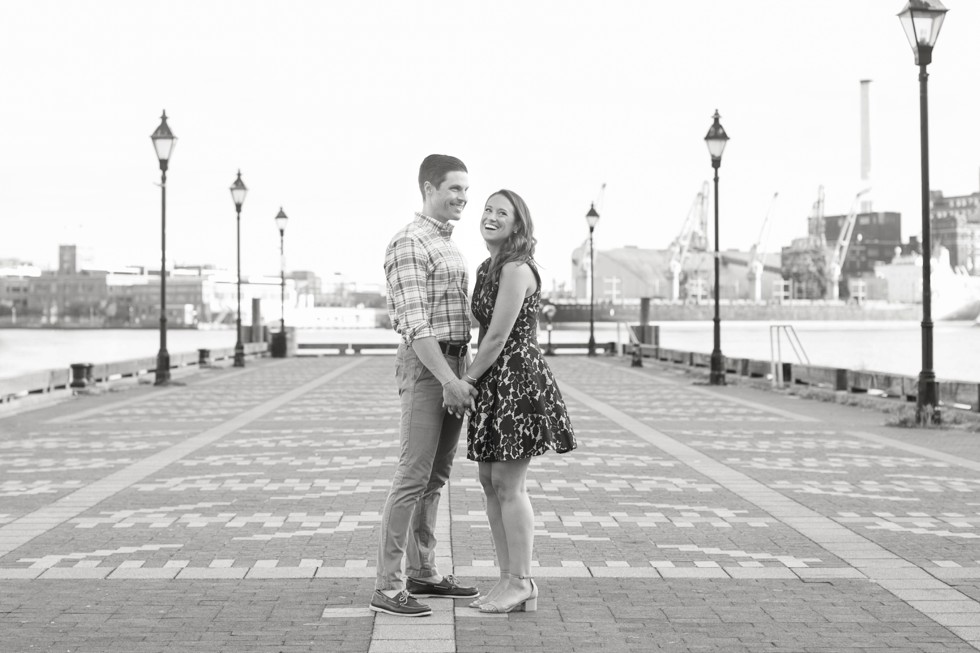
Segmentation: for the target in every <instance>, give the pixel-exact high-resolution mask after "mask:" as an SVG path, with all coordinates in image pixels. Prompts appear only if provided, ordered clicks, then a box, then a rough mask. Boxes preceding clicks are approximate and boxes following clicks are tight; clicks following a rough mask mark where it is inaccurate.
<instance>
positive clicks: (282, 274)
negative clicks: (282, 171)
mask: <svg viewBox="0 0 980 653" xmlns="http://www.w3.org/2000/svg"><path fill="white" fill-rule="evenodd" d="M288 220H289V218H288V217H287V216H286V214H285V213H283V210H282V207H281V206H280V207H279V213H278V214H277V215H276V227H277V228H278V229H279V338H280V341H279V346H280V347H281V349H280V351H281V352H282V356H283V357H285V356H286V244H285V242H286V222H287V221H288Z"/></svg>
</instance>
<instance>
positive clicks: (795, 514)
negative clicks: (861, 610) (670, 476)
mask: <svg viewBox="0 0 980 653" xmlns="http://www.w3.org/2000/svg"><path fill="white" fill-rule="evenodd" d="M562 392H563V393H565V394H567V395H568V396H570V397H572V398H574V399H576V400H577V401H579V402H581V403H582V404H584V405H586V406H588V407H589V408H591V409H592V410H594V411H596V412H597V413H600V414H601V415H603V416H604V417H606V418H607V419H610V420H612V421H613V422H616V423H617V424H619V425H620V426H622V427H623V428H624V429H626V430H628V431H630V432H632V433H633V434H635V435H636V436H637V437H639V438H642V439H643V440H645V441H647V442H649V443H650V444H652V445H653V446H655V447H657V448H659V449H661V450H662V451H664V452H666V453H668V454H670V455H672V456H674V457H675V458H677V459H678V460H679V461H681V462H682V463H684V464H686V465H689V466H690V467H692V468H693V469H697V470H698V471H699V472H700V473H701V474H703V475H705V476H707V477H708V478H710V479H712V480H714V481H715V482H717V483H718V484H719V485H721V486H722V487H724V488H726V489H728V490H729V491H731V492H732V493H734V494H736V495H738V496H740V497H742V498H743V499H745V500H746V501H748V502H750V503H753V504H755V505H756V506H758V507H759V508H761V509H762V510H765V511H766V512H768V513H769V514H770V515H772V516H773V517H775V518H776V519H778V520H780V521H781V522H783V523H784V524H786V525H787V526H789V527H790V528H792V529H794V530H796V531H797V532H799V533H800V534H801V535H803V536H804V537H806V538H808V539H810V540H812V541H813V542H815V543H816V544H818V545H820V546H821V547H823V548H824V549H826V550H827V551H829V552H831V553H833V554H834V555H836V556H837V557H839V558H841V559H842V560H844V561H845V562H847V563H848V564H850V565H851V566H852V567H854V568H855V569H857V570H858V571H860V572H861V573H862V574H864V575H865V576H866V577H867V578H868V579H869V580H871V581H872V582H875V583H878V584H879V585H881V586H882V587H883V588H885V589H886V590H888V591H889V592H891V593H892V594H894V595H895V596H897V597H898V598H900V599H902V600H907V599H908V596H909V594H908V591H910V590H915V591H916V593H917V594H918V593H920V592H923V591H925V592H927V594H929V596H928V599H934V600H921V601H920V600H917V601H914V602H912V603H910V605H911V606H912V607H913V608H915V609H916V610H918V611H919V612H921V613H922V614H924V615H926V616H927V617H929V618H930V619H932V620H934V621H936V622H937V623H939V624H941V625H943V626H945V627H947V628H950V629H951V630H953V632H957V633H958V634H960V636H962V637H964V638H968V639H973V640H975V639H977V638H976V637H972V635H974V633H973V632H972V631H971V630H970V629H972V628H973V627H974V626H978V625H980V602H977V601H975V600H973V599H972V598H970V597H969V596H967V595H966V594H963V593H962V592H960V591H959V590H956V589H954V588H953V587H951V586H949V585H947V584H946V583H943V582H942V581H940V580H938V579H937V578H936V577H935V576H933V575H931V574H930V573H928V572H927V571H925V570H924V569H922V568H920V567H918V566H917V565H915V564H913V563H912V562H909V561H908V560H906V559H904V558H902V557H900V556H897V555H895V554H893V553H891V552H890V551H888V550H887V549H885V548H883V547H881V546H879V545H878V544H875V543H874V542H872V541H870V540H868V539H867V538H865V537H863V536H862V535H859V534H858V533H856V532H854V531H852V530H851V529H849V528H847V527H845V526H843V525H841V524H839V523H837V522H836V521H834V520H832V519H829V518H827V517H824V516H823V515H821V514H820V513H818V512H815V511H813V510H810V509H809V508H807V507H805V506H803V505H802V504H800V503H798V502H796V501H794V500H793V499H790V498H789V497H786V496H784V495H782V494H780V493H779V492H777V491H775V490H773V489H770V488H769V487H767V486H766V485H763V484H762V483H760V482H758V481H756V480H754V479H752V478H751V477H749V476H747V475H745V474H743V473H742V472H739V471H737V470H735V469H732V468H731V467H728V466H727V465H724V464H722V463H720V462H718V461H716V460H714V459H712V458H710V457H708V456H706V455H704V454H703V453H701V452H699V451H697V450H696V449H693V448H691V447H689V446H687V445H685V444H682V443H681V442H678V441H677V440H675V439H674V438H671V437H670V436H668V435H666V434H664V433H661V432H659V431H657V430H656V429H654V428H652V427H650V426H647V425H646V424H644V423H643V422H641V421H639V420H637V419H635V418H633V417H630V416H629V415H627V414H626V413H624V412H622V411H620V410H617V409H616V408H614V407H613V406H610V405H609V404H607V403H605V402H602V401H599V400H597V399H594V398H593V397H591V396H590V395H588V394H586V393H585V392H583V391H581V390H579V389H577V388H574V387H572V386H569V385H568V384H562ZM711 394H712V395H713V396H714V397H715V398H716V400H718V401H729V398H728V397H726V396H724V395H723V394H721V393H711ZM762 408H764V407H762ZM889 444H891V443H889ZM895 444H898V443H895ZM906 446H912V445H906ZM924 452H925V450H923V453H924ZM957 460H958V459H957ZM923 583H926V584H927V589H925V590H923V589H922V588H923ZM930 590H931V591H930ZM923 598H926V597H923ZM961 629H963V630H962V632H960V631H961Z"/></svg>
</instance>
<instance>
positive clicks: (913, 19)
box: [898, 0, 948, 424]
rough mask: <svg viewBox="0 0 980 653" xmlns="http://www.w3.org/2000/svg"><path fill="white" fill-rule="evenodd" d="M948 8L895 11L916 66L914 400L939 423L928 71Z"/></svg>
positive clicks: (936, 0) (918, 1) (925, 417)
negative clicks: (917, 330)
mask: <svg viewBox="0 0 980 653" xmlns="http://www.w3.org/2000/svg"><path fill="white" fill-rule="evenodd" d="M947 11H948V10H947V9H946V7H944V6H943V3H942V2H940V0H909V3H908V4H907V5H905V8H904V9H902V11H901V12H899V14H898V18H899V20H901V22H902V27H904V28H905V35H906V36H907V37H908V39H909V45H911V46H912V52H914V53H915V63H916V65H917V66H918V67H919V139H920V154H921V158H922V371H921V372H919V391H918V393H917V396H916V403H915V419H916V421H917V422H918V423H919V424H927V423H928V422H930V421H931V422H934V423H937V424H938V423H939V422H940V414H939V386H938V384H937V383H936V373H935V371H934V370H933V369H932V288H931V283H932V246H931V244H930V241H931V238H930V224H929V97H928V90H927V86H928V81H929V73H927V72H926V66H928V65H929V64H930V63H932V49H933V47H935V45H936V39H937V38H938V37H939V30H940V29H941V28H942V26H943V19H945V18H946V12H947Z"/></svg>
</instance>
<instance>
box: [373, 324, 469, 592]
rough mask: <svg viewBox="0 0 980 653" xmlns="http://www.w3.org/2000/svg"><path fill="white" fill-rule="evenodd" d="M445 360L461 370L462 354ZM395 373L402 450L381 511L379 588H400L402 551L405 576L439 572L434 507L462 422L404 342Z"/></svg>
mask: <svg viewBox="0 0 980 653" xmlns="http://www.w3.org/2000/svg"><path fill="white" fill-rule="evenodd" d="M446 362H447V363H449V367H450V368H452V370H453V371H454V372H456V373H457V375H462V374H463V373H464V372H465V371H466V362H467V361H466V357H465V356H462V357H459V358H456V357H455V356H446ZM395 375H396V377H397V379H398V395H399V397H400V398H401V423H400V429H399V431H400V433H399V438H400V442H401V451H400V452H399V456H398V466H397V467H396V468H395V475H394V478H392V481H391V490H389V492H388V498H387V500H386V501H385V506H384V512H382V514H381V540H380V542H379V544H378V578H377V581H376V583H375V588H376V589H380V590H393V589H394V590H401V589H404V588H405V576H404V574H402V559H403V558H405V557H406V556H407V560H406V565H405V571H406V573H407V574H408V575H409V576H412V577H426V576H433V575H436V574H438V571H437V570H436V562H435V546H436V536H435V528H436V513H437V511H438V509H439V498H440V494H441V492H442V487H443V486H444V485H445V484H446V482H447V481H448V480H449V473H450V471H451V470H452V466H453V457H454V456H455V455H456V445H457V443H458V442H459V432H460V427H461V426H462V420H461V419H459V418H456V417H453V416H452V415H450V414H449V413H448V412H447V411H446V409H445V408H443V407H442V385H441V384H440V383H439V381H438V380H437V379H436V378H435V377H434V376H433V375H432V372H430V371H429V369H428V368H427V367H426V366H425V365H423V364H422V361H420V360H419V359H418V356H416V355H415V351H414V350H413V349H412V348H411V346H409V345H406V344H405V343H402V344H401V346H400V347H399V348H398V354H397V358H396V370H395Z"/></svg>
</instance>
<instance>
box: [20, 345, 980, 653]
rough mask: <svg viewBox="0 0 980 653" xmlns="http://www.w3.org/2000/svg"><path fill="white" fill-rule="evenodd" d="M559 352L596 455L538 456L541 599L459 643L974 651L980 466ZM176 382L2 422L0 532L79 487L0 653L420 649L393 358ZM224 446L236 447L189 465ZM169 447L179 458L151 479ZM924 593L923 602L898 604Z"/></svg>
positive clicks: (579, 424)
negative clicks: (833, 528) (818, 524)
mask: <svg viewBox="0 0 980 653" xmlns="http://www.w3.org/2000/svg"><path fill="white" fill-rule="evenodd" d="M550 361H551V364H552V367H553V369H554V370H555V373H556V376H557V378H558V381H559V384H560V385H562V386H563V387H564V386H567V387H568V388H569V392H568V393H566V400H567V403H568V406H569V411H570V413H571V415H572V420H573V424H574V425H575V428H576V432H577V435H578V440H579V445H580V446H579V449H578V450H576V451H575V452H572V453H569V454H566V455H563V456H558V455H555V454H548V455H545V456H542V457H539V458H537V459H535V460H534V461H533V462H532V465H531V470H530V474H529V479H528V491H529V494H530V495H531V498H532V503H533V505H534V509H535V535H536V542H535V561H534V562H535V569H536V571H535V575H536V576H537V578H538V583H539V585H540V586H541V598H540V600H539V611H538V612H537V613H531V614H512V615H506V616H483V615H479V614H478V613H477V612H476V611H473V610H468V609H466V608H465V607H462V604H460V607H457V608H456V610H455V611H451V612H449V613H447V614H446V619H448V620H449V621H448V622H447V623H449V624H451V625H452V628H451V629H450V631H449V632H451V633H452V637H451V639H449V640H445V641H448V642H449V644H448V645H451V646H452V647H454V649H455V650H458V651H472V652H477V651H507V650H513V651H532V650H534V651H557V650H561V651H597V650H604V651H609V650H613V651H678V652H679V651H719V652H721V651H724V652H726V653H727V652H733V651H751V652H753V653H755V652H756V651H826V652H828V653H829V652H831V651H832V652H834V653H840V652H842V651H849V650H855V651H856V650H861V651H869V650H888V651H910V652H911V651H918V652H925V651H940V650H941V651H969V650H976V649H975V648H974V646H976V645H977V643H978V642H980V623H978V624H973V622H972V621H971V617H975V616H977V614H978V613H980V610H976V611H975V610H974V608H975V607H976V606H977V605H978V604H977V601H978V599H980V585H978V580H980V574H977V573H976V570H978V569H980V543H978V542H977V540H976V538H978V537H980V527H978V525H980V505H978V502H977V500H976V498H975V497H976V496H977V490H978V489H980V473H977V472H975V471H973V470H971V469H967V468H964V467H959V466H957V465H956V464H955V463H951V462H948V461H942V460H937V459H935V458H930V457H928V456H925V455H917V454H914V453H911V452H910V451H908V450H905V449H902V448H901V447H900V446H890V445H888V444H882V443H881V442H875V441H872V440H869V439H866V438H862V437H858V436H856V435H854V432H855V428H856V427H855V423H858V422H860V423H861V427H860V428H864V429H870V430H875V429H877V430H876V431H875V432H877V433H879V434H881V435H885V436H887V437H891V435H892V431H890V430H888V429H884V428H883V427H882V428H878V427H877V426H875V424H874V422H873V421H872V420H869V419H868V418H867V416H859V417H855V415H856V414H857V413H858V412H859V411H858V410H857V409H854V408H846V407H829V408H825V409H824V410H822V411H813V410H812V408H809V407H807V406H803V405H801V403H800V402H795V403H792V402H791V400H788V399H786V398H783V397H780V396H779V395H774V394H766V393H760V392H756V393H754V394H753V393H752V392H749V391H746V389H744V388H734V387H729V388H721V389H714V390H711V389H706V388H699V387H695V386H692V385H691V382H690V381H689V380H686V379H683V378H679V377H677V376H676V375H673V374H670V373H664V372H662V371H660V370H658V369H650V368H645V369H643V370H642V371H637V370H631V369H629V368H628V367H627V365H628V363H625V362H623V361H618V360H615V359H603V360H598V361H597V360H589V359H586V358H578V357H573V356H559V357H553V358H552V359H550ZM331 375H332V376H331ZM183 381H184V383H186V385H184V386H178V387H172V388H167V389H166V390H162V389H159V388H149V387H138V388H131V389H129V390H126V391H125V392H111V393H106V394H102V395H99V396H87V397H80V398H77V399H76V400H74V401H71V402H66V403H62V404H57V405H53V406H49V407H47V408H45V409H42V410H38V411H31V412H26V413H20V414H16V415H13V416H10V417H7V418H2V415H0V529H5V528H13V527H16V526H17V525H18V524H19V523H20V522H18V520H20V519H22V518H24V517H25V516H30V515H31V514H33V513H34V511H36V510H39V509H41V508H43V507H45V506H50V505H51V504H53V503H54V502H56V501H58V500H62V499H65V498H66V497H69V498H71V497H73V496H78V497H80V503H78V504H77V505H78V506H79V507H78V509H77V510H76V511H75V512H74V513H72V514H66V516H65V518H64V520H63V521H60V522H59V523H56V524H52V525H51V526H50V528H48V529H47V530H45V532H43V533H41V534H40V535H38V536H37V537H34V538H33V539H31V540H30V541H29V542H27V543H25V544H23V545H20V546H18V547H17V548H15V549H13V550H11V551H10V552H9V553H7V554H6V555H3V556H0V585H2V587H3V591H2V592H0V650H2V651H4V653H6V652H7V651H17V652H19V651H59V650H71V651H208V652H209V653H210V652H212V651H249V650H254V651H365V652H367V651H372V650H374V651H382V650H399V649H397V648H396V649H392V648H391V646H398V643H397V642H398V640H397V637H399V636H400V635H397V633H399V632H402V631H399V630H397V629H396V630H391V628H389V626H388V625H386V624H387V622H385V625H384V626H383V628H382V627H381V626H379V625H378V624H380V623H381V622H378V621H377V620H376V618H375V617H374V616H373V615H372V613H370V612H368V611H367V610H366V609H365V608H366V606H367V603H368V601H369V600H370V595H371V592H372V590H373V576H374V564H375V563H374V558H375V551H376V543H377V536H378V528H379V511H380V509H381V507H382V504H383V502H384V497H385V493H386V492H387V489H388V486H389V483H390V478H391V472H392V470H393V468H394V464H395V462H396V460H397V453H398V442H397V441H398V429H397V425H398V413H399V409H398V401H397V395H396V391H395V387H394V369H393V360H392V359H391V358H390V357H386V356H369V357H363V358H361V357H354V358H351V357H326V358H319V359H289V360H286V361H255V362H254V363H253V362H250V363H249V367H248V368H246V370H244V371H232V370H230V369H214V370H206V371H202V372H200V373H198V374H196V375H193V376H189V377H186V378H185V379H184V380H183ZM300 387H307V388H308V389H307V390H306V391H305V392H302V393H299V394H295V393H294V396H289V398H288V399H282V398H283V397H286V396H287V395H288V393H289V392H290V391H293V390H295V389H296V388H300ZM579 393H584V396H587V397H588V398H589V399H588V401H584V400H580V399H579V398H578V397H579V396H580V394H579ZM573 395H574V396H573ZM262 406H266V407H267V409H265V410H263V411H260V414H254V415H252V416H251V417H250V418H248V419H247V420H242V419H241V416H242V415H243V414H246V413H247V412H248V411H253V410H254V409H256V408H257V407H262ZM600 406H608V407H610V409H611V410H613V411H619V412H620V413H622V414H625V415H628V416H630V417H631V418H632V419H634V420H638V422H639V423H642V424H644V425H647V426H649V427H650V428H651V429H654V430H655V431H656V432H657V433H660V434H662V435H663V437H666V438H671V439H673V441H676V442H679V443H681V444H683V445H684V446H686V447H689V448H690V450H691V451H693V452H694V454H692V455H697V456H703V459H704V460H706V461H707V460H710V461H714V462H717V463H721V464H722V465H724V466H725V468H726V469H729V470H732V473H738V474H744V475H746V476H747V477H749V478H750V479H753V480H754V481H757V482H758V483H760V484H762V486H764V487H765V488H768V489H769V490H770V491H772V492H775V493H778V495H779V496H783V497H786V498H789V499H791V500H792V501H793V502H796V504H798V505H799V506H800V507H801V510H802V509H809V510H811V511H814V512H815V513H818V514H819V515H822V516H824V517H826V518H829V519H830V520H832V521H833V523H835V524H837V525H839V526H840V527H843V528H845V529H848V530H847V531H844V532H851V533H854V534H857V535H859V536H860V537H861V538H865V541H867V542H869V545H870V546H875V547H876V548H874V549H873V550H874V551H881V550H885V551H887V552H891V553H892V554H894V555H895V556H897V560H898V561H899V562H903V561H904V563H905V564H908V565H909V568H910V569H912V570H915V571H916V572H917V573H926V572H928V579H930V580H929V582H927V581H925V580H922V579H921V578H919V577H915V578H910V579H907V580H902V579H901V578H898V577H899V576H901V574H898V573H896V574H895V578H896V579H895V580H893V581H889V580H885V581H881V582H870V581H869V580H868V577H867V575H866V574H865V573H863V572H862V570H861V568H860V567H855V566H854V565H853V562H854V558H853V557H849V558H848V559H847V560H845V559H844V558H842V557H841V556H839V555H835V554H833V553H831V552H830V551H829V550H828V549H827V548H825V545H824V544H823V543H821V541H820V538H819V537H817V538H816V539H814V538H813V537H810V536H808V535H806V534H804V533H803V532H801V530H799V528H798V526H796V525H794V524H791V523H787V522H786V521H784V520H781V519H779V518H777V517H775V516H773V515H772V514H770V512H769V511H768V510H767V509H766V508H765V507H764V506H765V505H766V504H765V502H764V501H760V500H759V499H758V498H757V495H756V494H754V493H753V492H752V491H750V490H746V489H739V488H740V486H738V485H737V484H735V485H733V484H732V483H731V482H728V481H725V480H722V479H719V478H718V477H717V476H716V475H714V476H713V475H712V473H711V472H709V471H707V470H708V468H705V467H702V466H700V465H698V464H697V463H696V462H694V460H693V459H690V458H688V459H685V458H684V457H681V458H678V457H677V456H675V455H673V454H671V453H668V452H667V451H666V450H664V449H662V448H660V447H659V446H657V444H655V442H656V441H652V440H651V439H650V438H649V437H644V436H643V434H641V433H637V432H634V430H631V428H629V427H628V424H627V423H626V422H624V421H623V420H619V419H617V418H615V416H614V415H613V413H611V412H609V411H605V412H603V411H602V410H600V409H599V407H600ZM808 410H810V411H812V413H808V417H806V418H801V419H798V420H794V419H792V418H791V417H788V415H789V414H791V413H792V411H797V412H800V413H801V414H802V413H806V412H807V411H808ZM235 420H239V421H238V422H236V421H235ZM879 421H883V420H879ZM228 425H231V426H228ZM216 429H217V430H216ZM222 429H225V430H226V431H227V432H224V431H222ZM206 432H214V433H216V434H218V435H216V437H214V438H213V439H211V440H209V441H208V442H207V443H206V444H203V446H199V447H197V448H193V449H192V450H188V451H186V452H185V451H183V450H181V449H180V447H182V446H184V445H185V444H186V443H188V442H195V440H192V439H193V438H195V437H197V436H199V434H201V433H206ZM905 435H906V434H901V437H898V438H895V439H894V440H895V441H896V442H899V443H900V442H901V441H902V437H905ZM930 437H934V436H932V435H930ZM916 442H919V441H918V440H917V441H916ZM920 444H921V443H920ZM943 445H944V442H943V441H942V440H941V439H935V440H933V442H932V446H934V447H935V448H937V450H940V449H942V447H943ZM175 452H176V453H175ZM948 452H949V453H952V454H954V455H957V456H972V457H973V458H972V459H973V460H976V459H977V457H978V453H980V447H976V446H973V447H971V446H969V445H968V444H964V443H963V442H961V441H960V440H956V441H955V442H953V444H952V445H951V447H950V448H949V449H948ZM154 456H170V458H167V459H166V460H167V463H166V464H165V465H163V466H162V467H160V468H151V467H147V465H149V464H150V463H149V462H148V461H152V460H154ZM144 468H145V469H148V470H149V469H153V470H154V471H152V473H148V474H145V475H142V476H140V475H139V470H140V469H144ZM117 472H127V473H131V474H134V475H135V476H133V478H135V479H136V480H134V481H132V482H129V483H128V484H126V485H125V486H123V487H120V488H119V490H118V491H117V492H115V493H114V494H112V495H111V496H108V497H106V498H104V499H102V500H99V501H97V502H95V503H94V504H92V505H88V504H86V503H85V501H84V492H81V491H84V489H85V488H86V487H87V486H89V485H90V484H92V483H96V482H99V481H100V480H101V479H104V478H106V477H108V476H109V475H110V474H113V473H117ZM137 477H138V478H137ZM732 478H735V477H734V476H733V477H732ZM76 492H79V493H80V494H78V495H75V494H73V493H76ZM448 495H449V501H448V504H447V508H448V510H447V511H446V512H447V514H448V515H449V517H450V520H451V521H450V525H449V526H450V527H451V548H450V549H448V550H447V551H448V552H449V553H451V558H452V559H451V563H452V565H453V566H454V567H455V568H456V571H457V572H459V573H461V574H462V575H464V578H465V579H467V580H469V579H470V578H472V577H475V578H476V580H477V581H479V582H480V583H481V584H483V585H486V584H488V583H490V582H492V581H491V578H492V577H493V576H495V575H496V572H495V570H494V568H493V561H494V554H493V548H492V543H491V540H490V534H489V528H488V526H487V523H486V519H485V516H484V504H483V494H482V489H481V488H480V486H479V483H478V482H477V480H476V465H475V464H474V463H472V462H469V461H467V460H466V459H465V445H462V444H461V447H460V450H459V452H458V459H457V463H456V465H455V468H454V471H453V478H452V481H451V487H450V490H449V492H448ZM3 532H4V531H3V530H0V534H2V533H3ZM869 550H870V549H869ZM849 560H850V562H849ZM923 570H924V571H923ZM897 571H903V569H899V570H897ZM889 583H897V585H894V586H892V585H889ZM902 583H905V584H902ZM930 583H935V584H936V585H932V584H930ZM915 584H919V586H920V587H921V589H919V590H918V591H919V592H923V594H914V593H908V594H906V595H904V596H902V595H901V592H913V591H915V587H916V585H915ZM896 587H897V588H898V589H897V590H896V589H895V588H896ZM935 592H949V593H950V594H948V595H943V594H936V593H935ZM940 599H946V602H945V603H944V604H943V605H942V606H940V604H939V603H938V602H939V601H940ZM950 599H952V600H950ZM957 611H960V612H957ZM955 614H961V615H962V618H957V617H955V616H951V615H955ZM930 615H932V616H930ZM937 615H939V617H937ZM937 619H939V620H938V621H937ZM944 620H945V621H944ZM440 623H441V622H440ZM943 623H945V625H943ZM416 625H420V624H416ZM974 626H976V627H974ZM416 630H418V629H416ZM423 630H424V629H423ZM429 631H431V632H435V631H433V630H431V629H429ZM429 631H426V632H429ZM404 632H405V633H406V634H405V635H404V636H405V637H409V635H408V634H407V633H408V631H407V630H406V631H404ZM419 632H423V631H422V630H419ZM439 632H440V633H441V632H443V631H442V630H439ZM392 633H395V634H394V635H393V634H392ZM392 637H395V638H396V639H395V640H392V639H391V638H392ZM414 637H421V635H416V636H414ZM406 641H407V640H406ZM445 641H443V640H440V643H439V644H438V646H443V645H444V644H445ZM423 643H424V640H417V639H416V640H415V644H408V643H406V644H405V645H404V646H405V647H406V648H404V649H401V650H415V649H414V648H411V647H414V646H421V645H423ZM971 643H972V644H971ZM433 646H435V645H433ZM429 650H436V649H435V648H430V649H429Z"/></svg>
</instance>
